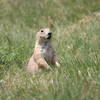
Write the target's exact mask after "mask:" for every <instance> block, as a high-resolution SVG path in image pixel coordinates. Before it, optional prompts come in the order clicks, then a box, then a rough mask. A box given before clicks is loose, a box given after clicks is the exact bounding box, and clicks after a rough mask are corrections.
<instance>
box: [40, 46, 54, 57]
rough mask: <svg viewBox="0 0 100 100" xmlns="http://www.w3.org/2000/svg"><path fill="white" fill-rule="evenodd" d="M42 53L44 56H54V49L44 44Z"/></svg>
mask: <svg viewBox="0 0 100 100" xmlns="http://www.w3.org/2000/svg"><path fill="white" fill-rule="evenodd" d="M41 54H42V56H43V57H44V58H47V59H48V58H49V59H50V58H52V55H53V49H52V47H51V46H50V45H43V46H42V47H41Z"/></svg>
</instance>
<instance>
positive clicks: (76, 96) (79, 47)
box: [0, 0, 100, 100]
mask: <svg viewBox="0 0 100 100" xmlns="http://www.w3.org/2000/svg"><path fill="white" fill-rule="evenodd" d="M42 27H50V28H51V29H52V30H53V33H54V37H53V43H54V46H55V48H56V51H57V54H58V55H59V58H60V62H61V67H60V68H53V70H52V71H43V72H41V73H37V74H36V75H30V74H28V73H27V72H26V71H25V66H26V65H27V62H28V59H29V57H30V56H31V55H32V52H33V48H34V41H35V34H36V32H37V31H38V30H39V29H40V28H42ZM55 36H56V37H55ZM52 67H53V66H52ZM99 99H100V1H99V0H52V1H51V0H43V1H42V0H37V1H36V0H0V100H99Z"/></svg>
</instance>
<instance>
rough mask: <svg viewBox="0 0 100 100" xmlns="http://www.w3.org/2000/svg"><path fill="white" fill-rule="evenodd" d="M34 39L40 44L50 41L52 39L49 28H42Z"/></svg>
mask: <svg viewBox="0 0 100 100" xmlns="http://www.w3.org/2000/svg"><path fill="white" fill-rule="evenodd" d="M36 37H37V39H38V40H39V41H40V42H44V41H50V40H51V37H52V32H51V31H50V29H49V28H44V29H41V30H40V31H39V32H37V35H36Z"/></svg>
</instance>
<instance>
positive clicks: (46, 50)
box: [27, 28, 60, 72]
mask: <svg viewBox="0 0 100 100" xmlns="http://www.w3.org/2000/svg"><path fill="white" fill-rule="evenodd" d="M51 38H52V32H51V30H50V29H49V28H44V29H41V30H40V31H39V32H37V34H36V43H35V48H34V53H33V55H32V57H31V58H30V60H29V62H28V66H27V70H28V71H29V72H37V71H39V70H40V69H42V68H46V69H51V67H50V65H51V64H52V65H53V64H55V65H57V66H60V64H59V63H58V61H57V56H56V52H55V51H54V49H53V47H52V44H51Z"/></svg>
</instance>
